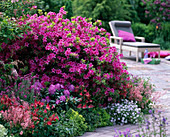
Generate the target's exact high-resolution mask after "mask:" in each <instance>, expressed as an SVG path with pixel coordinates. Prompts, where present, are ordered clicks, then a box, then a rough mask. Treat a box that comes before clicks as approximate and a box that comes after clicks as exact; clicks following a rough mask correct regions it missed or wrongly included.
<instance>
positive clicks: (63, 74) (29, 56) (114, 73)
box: [0, 7, 129, 101]
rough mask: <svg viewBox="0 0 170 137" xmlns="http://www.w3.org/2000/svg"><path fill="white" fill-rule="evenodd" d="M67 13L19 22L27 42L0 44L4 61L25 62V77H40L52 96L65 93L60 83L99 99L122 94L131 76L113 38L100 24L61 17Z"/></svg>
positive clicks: (51, 13)
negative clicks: (57, 90)
mask: <svg viewBox="0 0 170 137" xmlns="http://www.w3.org/2000/svg"><path fill="white" fill-rule="evenodd" d="M65 14H66V11H64V8H63V7H62V8H61V9H60V11H59V13H58V14H56V13H54V12H49V13H48V14H47V15H41V16H38V15H37V14H35V15H33V16H29V15H27V19H25V20H19V21H18V22H17V25H18V26H22V25H23V24H27V25H28V26H29V27H30V28H31V29H30V30H27V32H24V33H23V38H19V39H16V40H14V41H11V43H10V44H5V43H2V45H1V47H2V50H3V51H6V52H2V54H1V55H0V60H4V61H5V62H8V60H9V59H11V58H12V59H13V60H16V59H19V60H21V61H23V62H24V64H25V66H28V69H27V73H33V74H37V76H39V80H40V83H38V85H40V84H41V85H40V87H41V86H43V87H46V83H47V82H49V83H50V84H51V86H50V87H49V92H50V94H54V91H55V89H60V88H61V87H59V86H58V85H57V83H60V84H62V85H65V84H67V85H74V86H71V87H69V88H70V89H69V90H73V88H74V87H76V86H83V87H85V88H86V89H87V91H89V93H90V94H91V95H92V97H94V96H95V97H97V96H99V97H100V98H99V100H100V99H105V98H106V97H109V96H111V95H113V93H114V92H115V91H117V92H119V93H120V92H124V91H125V90H126V85H127V82H128V81H127V79H129V75H128V72H127V70H126V69H125V68H124V66H125V63H122V62H120V59H119V57H120V55H119V54H118V53H117V52H116V48H115V47H110V45H109V37H110V33H108V32H106V30H105V29H103V28H99V27H97V26H96V25H101V22H100V21H96V22H95V23H94V24H93V23H91V22H90V20H89V19H86V18H83V17H80V16H78V17H76V18H72V19H71V20H69V19H64V18H63V15H65ZM19 75H22V71H20V72H19ZM36 88H39V86H38V87H36ZM64 94H65V95H69V92H68V91H65V93H64ZM62 100H64V98H62ZM109 100H110V101H111V97H110V98H109Z"/></svg>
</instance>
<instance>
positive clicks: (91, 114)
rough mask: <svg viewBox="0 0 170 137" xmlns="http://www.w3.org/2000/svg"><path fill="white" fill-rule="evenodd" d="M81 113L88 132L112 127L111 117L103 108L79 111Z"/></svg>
mask: <svg viewBox="0 0 170 137" xmlns="http://www.w3.org/2000/svg"><path fill="white" fill-rule="evenodd" d="M79 112H80V114H82V115H83V117H84V118H85V122H86V123H87V131H93V130H95V129H96V128H97V127H103V126H109V125H111V122H110V115H109V114H108V113H107V112H106V111H105V109H103V108H87V109H79Z"/></svg>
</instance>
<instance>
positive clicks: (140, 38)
mask: <svg viewBox="0 0 170 137" xmlns="http://www.w3.org/2000/svg"><path fill="white" fill-rule="evenodd" d="M135 39H139V40H141V42H145V38H144V37H138V36H135Z"/></svg>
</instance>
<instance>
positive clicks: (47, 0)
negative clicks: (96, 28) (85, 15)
mask: <svg viewBox="0 0 170 137" xmlns="http://www.w3.org/2000/svg"><path fill="white" fill-rule="evenodd" d="M41 2H42V3H43V6H42V7H41V8H42V9H43V11H46V12H49V11H52V12H55V13H58V12H59V10H60V8H61V7H62V6H65V10H66V11H67V12H68V13H67V15H66V17H67V18H69V19H70V18H71V17H72V16H73V12H72V0H41Z"/></svg>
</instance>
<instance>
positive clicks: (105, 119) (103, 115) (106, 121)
mask: <svg viewBox="0 0 170 137" xmlns="http://www.w3.org/2000/svg"><path fill="white" fill-rule="evenodd" d="M94 114H96V115H98V116H99V117H98V119H99V123H98V125H97V126H98V127H104V126H108V125H111V123H110V115H109V114H108V113H107V112H106V110H105V109H103V108H96V109H95V110H94Z"/></svg>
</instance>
